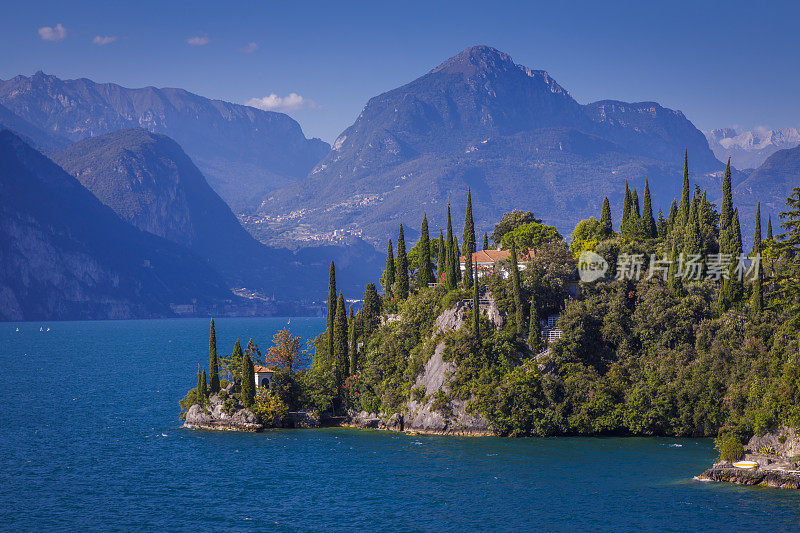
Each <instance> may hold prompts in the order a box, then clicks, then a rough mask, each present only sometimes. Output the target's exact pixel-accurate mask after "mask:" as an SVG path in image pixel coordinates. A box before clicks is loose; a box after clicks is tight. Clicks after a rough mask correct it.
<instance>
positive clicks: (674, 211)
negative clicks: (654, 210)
mask: <svg viewBox="0 0 800 533" xmlns="http://www.w3.org/2000/svg"><path fill="white" fill-rule="evenodd" d="M677 217H678V202H677V201H676V200H674V199H673V200H672V203H671V204H670V206H669V215H667V229H668V230H669V231H672V230H673V229H674V228H675V219H676V218H677Z"/></svg>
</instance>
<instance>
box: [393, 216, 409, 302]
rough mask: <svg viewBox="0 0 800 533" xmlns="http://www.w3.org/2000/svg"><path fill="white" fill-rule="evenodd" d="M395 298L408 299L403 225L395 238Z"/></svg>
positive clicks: (406, 259) (406, 257)
mask: <svg viewBox="0 0 800 533" xmlns="http://www.w3.org/2000/svg"><path fill="white" fill-rule="evenodd" d="M395 264H396V265H397V272H395V274H394V276H395V278H397V297H398V298H399V299H401V300H405V299H406V298H408V256H407V255H406V238H405V236H404V235H403V225H402V224H400V233H399V234H398V236H397V260H396V261H395Z"/></svg>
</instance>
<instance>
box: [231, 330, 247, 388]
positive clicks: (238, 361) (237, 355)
mask: <svg viewBox="0 0 800 533" xmlns="http://www.w3.org/2000/svg"><path fill="white" fill-rule="evenodd" d="M243 361H244V354H243V353H242V344H241V343H240V342H239V339H236V344H234V345H233V355H232V356H231V362H233V363H234V364H235V365H236V368H237V369H238V370H237V371H236V372H235V375H234V376H233V379H234V380H238V381H239V390H242V383H243V378H244V373H245V370H244V363H243Z"/></svg>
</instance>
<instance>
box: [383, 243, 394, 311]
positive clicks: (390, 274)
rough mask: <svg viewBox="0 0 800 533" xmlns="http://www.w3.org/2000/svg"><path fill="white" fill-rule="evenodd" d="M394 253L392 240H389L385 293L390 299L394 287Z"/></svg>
mask: <svg viewBox="0 0 800 533" xmlns="http://www.w3.org/2000/svg"><path fill="white" fill-rule="evenodd" d="M394 268H395V266H394V252H393V251H392V239H389V246H388V248H386V280H385V281H386V286H385V287H384V288H383V291H384V292H385V293H386V296H388V297H389V298H391V297H392V286H393V285H394Z"/></svg>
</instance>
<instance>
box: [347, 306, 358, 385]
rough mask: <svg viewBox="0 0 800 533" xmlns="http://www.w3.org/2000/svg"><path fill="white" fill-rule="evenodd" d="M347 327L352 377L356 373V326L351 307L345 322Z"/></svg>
mask: <svg viewBox="0 0 800 533" xmlns="http://www.w3.org/2000/svg"><path fill="white" fill-rule="evenodd" d="M347 325H348V327H349V329H350V331H349V333H348V334H349V337H350V349H349V351H348V352H349V354H350V375H351V376H352V375H354V374H355V373H356V370H357V367H358V334H359V331H358V329H359V328H358V324H357V323H356V316H355V314H354V313H353V306H352V305H351V306H350V317H349V318H348V320H347Z"/></svg>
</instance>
